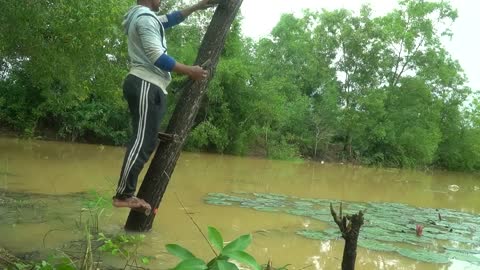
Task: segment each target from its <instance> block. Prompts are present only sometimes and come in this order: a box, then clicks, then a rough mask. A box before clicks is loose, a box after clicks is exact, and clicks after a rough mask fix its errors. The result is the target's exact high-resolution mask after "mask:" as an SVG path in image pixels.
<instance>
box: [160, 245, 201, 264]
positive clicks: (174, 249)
mask: <svg viewBox="0 0 480 270" xmlns="http://www.w3.org/2000/svg"><path fill="white" fill-rule="evenodd" d="M165 247H166V248H167V251H168V252H169V253H170V254H172V255H174V256H177V257H179V258H180V259H182V260H186V259H194V258H195V256H194V255H193V254H192V253H191V252H190V251H188V249H186V248H184V247H182V246H180V245H177V244H168V245H166V246H165Z"/></svg>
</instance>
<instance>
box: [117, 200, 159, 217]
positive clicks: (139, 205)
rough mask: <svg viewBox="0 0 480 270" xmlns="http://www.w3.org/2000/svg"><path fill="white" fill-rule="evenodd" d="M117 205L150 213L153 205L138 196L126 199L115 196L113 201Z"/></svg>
mask: <svg viewBox="0 0 480 270" xmlns="http://www.w3.org/2000/svg"><path fill="white" fill-rule="evenodd" d="M112 204H113V206H115V207H127V208H130V209H132V210H135V211H139V212H142V213H145V214H146V215H149V214H150V212H151V211H152V207H151V206H150V204H149V203H147V202H146V201H145V200H143V199H140V198H137V197H129V198H125V199H120V198H114V199H113V202H112Z"/></svg>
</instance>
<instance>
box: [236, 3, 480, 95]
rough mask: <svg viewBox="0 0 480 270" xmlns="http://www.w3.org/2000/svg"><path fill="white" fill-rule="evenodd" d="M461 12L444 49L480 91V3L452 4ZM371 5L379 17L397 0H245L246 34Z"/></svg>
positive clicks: (260, 34) (254, 35)
mask: <svg viewBox="0 0 480 270" xmlns="http://www.w3.org/2000/svg"><path fill="white" fill-rule="evenodd" d="M450 2H451V3H452V5H453V7H454V8H456V9H457V10H458V15H459V17H458V19H457V20H456V22H455V23H454V25H453V26H452V31H453V34H454V36H453V38H452V40H451V41H445V42H444V45H445V47H446V48H447V50H448V51H449V52H450V53H451V55H452V56H453V58H455V59H457V60H458V61H459V62H460V64H461V66H462V67H463V69H464V70H465V73H466V74H467V76H468V78H469V81H470V83H469V85H470V86H471V87H472V88H474V90H480V76H479V75H480V53H479V50H480V29H479V28H480V14H479V11H480V1H478V0H451V1H450ZM366 3H370V5H371V7H372V9H373V10H374V12H375V15H382V14H385V13H386V12H388V11H390V10H392V9H394V8H395V7H396V6H397V0H292V1H286V0H244V1H243V4H242V14H243V16H244V21H243V32H244V34H245V35H246V36H249V37H252V38H254V39H256V40H257V39H259V38H260V37H264V36H267V35H268V34H269V33H270V31H271V30H272V28H273V27H274V26H275V25H276V24H277V22H278V21H279V19H280V16H281V14H283V13H294V14H298V15H299V14H301V11H302V9H307V8H308V9H312V10H321V9H327V10H332V9H338V8H346V9H349V10H352V11H354V12H358V11H359V9H360V6H361V5H362V4H366Z"/></svg>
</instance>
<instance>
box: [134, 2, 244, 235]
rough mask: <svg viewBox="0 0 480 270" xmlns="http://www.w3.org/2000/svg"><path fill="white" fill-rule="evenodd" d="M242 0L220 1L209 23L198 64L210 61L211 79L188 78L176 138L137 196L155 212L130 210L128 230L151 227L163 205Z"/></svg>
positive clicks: (164, 147)
mask: <svg viewBox="0 0 480 270" xmlns="http://www.w3.org/2000/svg"><path fill="white" fill-rule="evenodd" d="M242 1H243V0H221V1H218V2H219V5H218V6H217V9H216V10H215V14H214V15H213V18H212V20H211V22H210V25H209V26H208V29H207V32H206V33H205V36H204V38H203V41H202V44H201V46H200V49H199V52H198V55H197V59H196V61H195V64H197V65H201V64H202V63H206V62H209V63H210V65H209V66H208V69H209V72H210V75H209V78H208V79H205V80H202V81H196V82H193V81H191V80H189V81H187V83H186V84H185V85H184V87H183V88H182V90H181V97H180V100H179V101H178V103H177V105H176V107H175V111H174V113H173V115H172V118H171V119H170V122H169V124H168V127H167V130H166V133H167V134H174V135H175V137H176V139H174V140H173V141H165V140H161V141H160V144H159V145H158V148H157V151H156V153H155V155H154V157H153V160H152V162H151V164H150V167H149V168H148V171H147V174H146V175H145V179H144V180H143V183H142V185H141V187H140V190H139V192H138V197H140V198H142V199H144V200H146V201H147V202H148V203H150V205H151V206H152V209H153V211H152V214H151V215H148V216H146V215H144V214H142V213H138V212H135V211H130V215H129V216H128V219H127V223H126V225H125V229H126V230H129V231H138V232H144V231H148V230H150V229H151V228H152V223H153V220H154V219H155V216H156V213H157V211H156V209H157V208H158V206H159V205H160V202H161V200H162V198H163V195H164V193H165V191H166V188H167V185H168V182H169V180H170V177H171V175H172V174H173V171H174V169H175V165H176V163H177V160H178V158H179V156H180V152H181V150H182V147H183V145H184V143H185V139H186V137H187V135H188V133H189V132H190V129H191V128H192V125H193V123H194V120H195V117H196V116H197V113H198V110H199V107H200V103H201V100H202V97H203V96H204V95H205V93H206V91H207V86H208V82H209V81H210V79H211V78H212V74H213V73H214V72H215V68H216V66H217V63H218V60H219V58H220V54H221V52H222V50H223V48H224V45H225V39H226V36H227V33H228V31H229V29H230V26H231V25H232V22H233V20H234V18H235V16H236V14H237V13H238V10H239V9H240V6H241V5H242Z"/></svg>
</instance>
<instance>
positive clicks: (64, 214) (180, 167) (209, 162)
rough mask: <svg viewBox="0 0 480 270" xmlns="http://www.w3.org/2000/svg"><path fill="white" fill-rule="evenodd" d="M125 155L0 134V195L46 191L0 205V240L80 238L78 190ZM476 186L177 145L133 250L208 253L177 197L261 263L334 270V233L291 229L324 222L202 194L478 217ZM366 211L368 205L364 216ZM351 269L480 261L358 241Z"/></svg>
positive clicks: (10, 244) (460, 177) (111, 218)
mask: <svg viewBox="0 0 480 270" xmlns="http://www.w3.org/2000/svg"><path fill="white" fill-rule="evenodd" d="M123 154H124V149H123V148H122V147H109V146H101V145H87V144H70V143H62V142H49V141H37V140H20V139H12V138H0V193H2V192H3V193H6V194H10V193H11V194H17V195H18V194H35V196H39V197H42V198H44V200H43V203H44V204H45V205H42V207H41V208H36V210H35V211H32V210H30V211H28V210H24V211H23V210H22V209H18V207H17V208H14V207H7V208H5V207H4V208H3V209H2V204H1V202H0V214H1V217H0V235H1V237H0V246H1V247H5V248H7V249H10V250H12V251H14V252H30V251H35V250H43V249H51V248H57V247H59V246H61V245H62V244H64V243H66V242H68V241H71V240H73V239H76V238H78V236H79V233H78V232H75V221H77V219H78V218H79V217H80V215H81V208H82V203H81V200H82V198H81V196H79V195H78V194H76V193H82V192H92V191H96V192H98V193H99V194H101V195H103V196H106V197H110V196H111V195H113V192H114V190H115V188H116V182H117V180H118V175H119V173H120V172H119V170H120V166H121V162H122V159H123ZM146 166H148V164H147V165H146ZM145 171H146V170H145V169H144V172H143V173H142V175H141V176H143V175H144V173H145ZM140 179H142V178H140ZM479 187H480V177H479V176H477V175H474V174H465V173H452V172H440V171H434V172H419V171H409V170H397V169H377V168H365V167H360V166H351V165H341V164H321V163H316V162H309V161H305V162H289V161H272V160H264V159H258V158H249V157H232V156H227V155H214V154H203V153H187V152H183V153H182V155H181V157H180V159H179V161H178V163H177V166H176V169H175V172H174V174H173V176H172V179H171V181H170V184H169V186H168V189H167V192H166V194H165V196H164V198H163V201H162V203H161V206H160V208H159V209H158V213H157V217H156V219H155V224H154V226H153V230H152V231H151V232H149V233H146V239H145V243H144V245H142V250H141V253H142V254H145V255H151V256H154V257H155V258H156V259H155V260H154V261H153V262H152V264H151V266H150V267H151V268H152V269H167V268H169V267H172V266H174V265H175V264H176V263H177V262H178V260H177V259H176V258H174V257H172V256H170V255H168V254H167V253H166V250H165V244H169V243H177V244H180V245H182V246H184V247H186V248H188V249H189V250H191V251H192V252H193V253H194V254H195V255H197V256H198V257H201V258H204V259H208V258H211V257H212V256H213V253H212V251H211V250H210V248H209V246H208V244H207V243H206V241H205V240H204V239H203V237H202V235H201V234H200V233H199V232H198V230H197V229H196V227H195V225H194V224H193V223H192V221H191V219H190V217H189V216H188V215H187V214H186V213H185V209H183V208H182V207H181V204H180V202H179V200H180V201H181V202H182V203H183V205H185V207H186V210H187V211H188V213H190V215H191V217H192V218H193V219H194V220H195V222H196V223H197V224H198V225H199V226H200V227H201V228H202V229H203V230H204V231H205V232H206V230H207V227H208V226H213V227H216V228H217V229H218V230H219V231H220V232H221V233H222V235H223V238H224V240H225V241H230V240H233V239H234V238H235V237H238V236H240V235H243V234H248V233H251V234H252V235H253V242H252V244H251V245H250V247H249V248H248V249H247V251H248V252H249V253H251V254H252V255H253V256H254V257H255V258H256V259H257V261H258V262H259V263H262V264H263V263H266V262H267V261H268V259H271V260H272V261H273V264H274V265H276V266H278V267H280V266H283V265H286V264H291V266H289V268H288V269H302V268H304V267H307V266H308V267H307V268H305V269H340V265H341V257H342V252H343V245H344V242H343V240H342V239H329V240H323V241H322V240H314V239H310V238H308V237H304V236H302V235H300V234H298V233H297V232H298V231H301V230H303V231H305V230H309V229H315V230H322V229H324V228H327V225H328V224H327V223H326V222H324V221H321V220H318V219H315V218H312V217H309V216H308V215H303V216H302V215H291V214H288V213H286V212H271V211H257V210H255V209H253V208H251V207H240V206H235V205H233V206H232V205H219V204H209V203H207V202H208V200H206V198H207V197H208V196H209V194H210V195H211V194H220V193H221V194H233V195H235V194H241V195H242V194H247V195H248V196H253V195H252V194H275V195H276V196H277V195H278V196H288V198H308V199H318V200H325V201H327V202H328V201H329V200H332V201H335V202H338V201H345V202H355V203H360V204H362V203H365V204H366V203H379V204H380V203H399V204H405V205H408V206H409V207H413V208H422V209H423V208H425V209H433V210H435V209H450V210H451V211H456V212H459V213H465V214H468V215H471V216H473V217H476V218H477V219H478V217H479V215H480V188H479ZM0 195H1V194H0ZM242 196H243V195H242ZM0 198H1V196H0ZM27 198H28V196H27ZM40 212H41V213H40ZM352 213H353V212H352ZM350 214H351V213H350ZM26 215H28V216H26ZM127 215H128V210H127V209H112V208H107V209H106V210H105V211H104V213H103V216H102V218H101V219H100V230H102V231H105V232H107V233H120V232H122V228H123V225H124V222H125V220H126V217H127ZM368 215H369V212H368V209H367V212H366V213H365V218H366V219H367V220H368ZM411 222H412V221H411V220H409V217H405V228H406V229H405V233H411V234H413V235H414V234H415V231H411V230H409V229H408V226H411ZM413 222H415V221H413ZM400 223H401V222H400ZM472 224H475V223H472ZM400 226H401V225H400ZM459 226H461V224H460V225H459ZM426 227H428V226H426ZM425 230H427V228H425ZM465 230H471V231H472V235H475V234H476V235H478V232H477V231H476V230H480V228H478V226H477V227H476V228H472V227H468V228H465ZM472 239H473V240H475V239H476V238H472ZM472 246H473V247H475V246H476V247H477V248H473V249H472V253H473V256H476V257H477V258H479V260H480V256H479V254H478V253H479V250H478V247H479V244H478V243H477V244H475V243H473V244H472ZM356 269H360V270H362V269H365V270H366V269H415V270H430V269H445V270H446V269H449V270H451V269H455V270H457V269H462V270H463V269H480V264H475V263H471V262H470V263H469V262H468V261H465V260H457V259H451V260H449V262H448V263H427V262H422V261H418V260H414V259H411V258H408V257H405V256H402V255H401V254H399V253H398V252H384V251H375V250H372V249H365V248H363V247H359V249H358V255H357V268H356Z"/></svg>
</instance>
